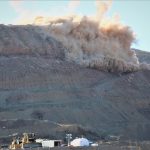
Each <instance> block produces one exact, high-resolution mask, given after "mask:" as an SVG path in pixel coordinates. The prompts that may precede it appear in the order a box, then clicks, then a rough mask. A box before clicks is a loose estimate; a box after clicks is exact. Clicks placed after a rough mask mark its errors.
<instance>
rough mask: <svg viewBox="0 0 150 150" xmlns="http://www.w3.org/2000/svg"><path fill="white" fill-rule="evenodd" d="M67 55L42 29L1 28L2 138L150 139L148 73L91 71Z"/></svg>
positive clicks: (144, 55) (139, 53) (0, 135)
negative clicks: (69, 135)
mask: <svg viewBox="0 0 150 150" xmlns="http://www.w3.org/2000/svg"><path fill="white" fill-rule="evenodd" d="M64 50H65V48H64V47H63V46H62V44H61V43H59V42H58V41H56V40H55V39H53V38H52V37H48V36H47V37H45V36H44V35H42V33H41V32H40V29H39V28H38V27H33V26H11V27H8V26H3V25H1V26H0V54H1V56H0V138H1V139H5V138H7V136H8V135H9V136H10V137H11V136H12V135H13V134H14V133H22V132H31V131H32V132H35V133H37V135H38V136H42V137H53V138H58V139H59V138H64V137H65V133H67V132H71V133H73V135H74V136H77V135H78V136H79V135H86V136H87V137H89V138H91V139H100V138H103V137H105V136H107V135H110V134H111V135H112V134H114V135H120V136H121V137H122V138H123V139H138V140H146V139H150V134H149V133H150V71H138V72H134V73H124V74H120V73H107V72H103V71H98V70H94V69H89V68H85V67H82V66H79V65H77V64H74V63H73V62H67V61H65V59H64V57H65V56H64ZM137 54H138V56H139V57H140V60H141V61H147V62H148V61H149V58H150V54H149V53H145V52H142V51H137ZM145 57H146V58H147V59H145Z"/></svg>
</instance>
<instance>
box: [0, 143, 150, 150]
mask: <svg viewBox="0 0 150 150" xmlns="http://www.w3.org/2000/svg"><path fill="white" fill-rule="evenodd" d="M149 148H150V141H143V142H133V141H132V142H131V141H121V142H117V141H115V142H110V141H109V142H107V143H102V144H99V145H98V146H85V147H72V146H71V147H67V146H65V147H49V148H48V147H47V148H46V147H45V148H44V147H30V148H24V150H149ZM0 150H9V149H8V148H6V147H5V148H1V149H0ZM17 150H21V149H17Z"/></svg>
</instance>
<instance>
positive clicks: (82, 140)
mask: <svg viewBox="0 0 150 150" xmlns="http://www.w3.org/2000/svg"><path fill="white" fill-rule="evenodd" d="M70 145H71V146H74V147H77V146H89V140H88V139H86V138H76V139H74V140H73V141H72V142H71V143H70Z"/></svg>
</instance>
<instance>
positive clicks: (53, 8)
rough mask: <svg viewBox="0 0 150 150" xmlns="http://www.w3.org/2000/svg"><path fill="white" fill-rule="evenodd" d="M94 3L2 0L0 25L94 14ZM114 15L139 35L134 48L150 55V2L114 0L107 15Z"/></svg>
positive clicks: (50, 0)
mask: <svg viewBox="0 0 150 150" xmlns="http://www.w3.org/2000/svg"><path fill="white" fill-rule="evenodd" d="M75 1H79V0H75ZM94 2H95V1H94V0H80V3H77V2H75V3H74V5H76V7H75V6H73V5H72V4H71V2H70V0H25V1H23V2H21V0H16V1H15V0H14V1H13V0H11V1H7V0H0V23H1V24H14V23H15V21H16V20H17V19H18V18H21V17H22V16H25V17H29V16H32V15H46V16H54V15H55V16H58V15H60V16H61V15H66V14H68V13H77V14H80V15H93V14H94V13H95V11H96V7H95V3H94ZM114 14H119V16H120V20H121V22H122V23H124V24H126V25H129V26H130V27H131V28H132V29H133V31H134V32H135V33H136V37H137V42H136V43H135V44H133V47H135V48H138V49H141V50H145V51H149V52H150V0H114V1H113V4H112V7H111V8H110V10H109V12H108V13H107V16H110V17H111V16H113V15H114ZM21 15H22V16H21Z"/></svg>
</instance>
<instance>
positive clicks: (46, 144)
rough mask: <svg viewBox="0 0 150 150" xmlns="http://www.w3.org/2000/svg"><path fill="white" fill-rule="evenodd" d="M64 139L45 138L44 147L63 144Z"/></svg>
mask: <svg viewBox="0 0 150 150" xmlns="http://www.w3.org/2000/svg"><path fill="white" fill-rule="evenodd" d="M61 144H62V140H43V141H42V147H57V146H61Z"/></svg>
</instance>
